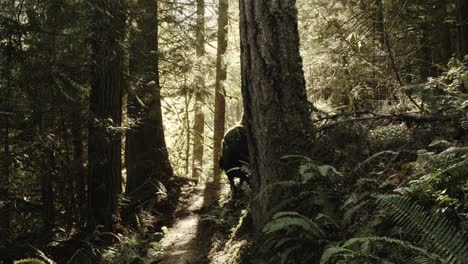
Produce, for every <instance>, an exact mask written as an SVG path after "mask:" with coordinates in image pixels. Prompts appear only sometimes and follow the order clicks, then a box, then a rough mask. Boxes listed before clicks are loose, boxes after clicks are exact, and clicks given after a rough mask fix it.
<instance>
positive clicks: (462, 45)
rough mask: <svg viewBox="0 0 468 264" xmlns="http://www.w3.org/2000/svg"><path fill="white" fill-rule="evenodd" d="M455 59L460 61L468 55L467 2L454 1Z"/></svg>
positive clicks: (461, 0)
mask: <svg viewBox="0 0 468 264" xmlns="http://www.w3.org/2000/svg"><path fill="white" fill-rule="evenodd" d="M455 7H456V16H457V25H458V26H457V34H456V35H457V57H458V59H460V60H462V59H463V57H464V56H466V55H467V54H468V1H466V0H456V2H455Z"/></svg>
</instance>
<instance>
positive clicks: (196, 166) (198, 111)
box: [192, 0, 205, 180]
mask: <svg viewBox="0 0 468 264" xmlns="http://www.w3.org/2000/svg"><path fill="white" fill-rule="evenodd" d="M196 31H197V32H196V39H197V43H196V45H197V57H199V58H202V57H204V56H205V0H197V26H196ZM198 74H199V75H198V77H197V86H198V89H197V91H196V93H195V120H194V124H193V134H194V135H193V160H192V177H193V178H194V179H196V180H198V179H199V178H200V176H201V174H202V171H203V152H204V143H205V114H204V112H203V108H204V105H205V100H204V98H203V97H204V96H203V91H204V90H205V76H204V74H205V73H204V69H201V70H200V71H199V72H198Z"/></svg>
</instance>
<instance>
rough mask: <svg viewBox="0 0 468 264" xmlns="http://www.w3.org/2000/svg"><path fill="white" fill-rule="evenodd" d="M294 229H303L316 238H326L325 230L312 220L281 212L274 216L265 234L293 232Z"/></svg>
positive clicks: (265, 229)
mask: <svg viewBox="0 0 468 264" xmlns="http://www.w3.org/2000/svg"><path fill="white" fill-rule="evenodd" d="M294 228H299V229H302V231H305V232H306V233H307V234H310V235H311V236H312V237H314V238H324V237H325V233H324V232H323V230H322V229H321V228H320V227H319V226H318V225H317V223H315V222H314V221H312V220H311V219H309V218H307V217H305V216H303V215H301V214H299V213H296V212H280V213H277V214H276V215H275V216H273V220H272V221H271V222H269V223H268V224H267V225H265V227H264V228H263V232H264V233H265V234H267V235H269V234H272V233H275V232H278V231H285V230H291V229H294Z"/></svg>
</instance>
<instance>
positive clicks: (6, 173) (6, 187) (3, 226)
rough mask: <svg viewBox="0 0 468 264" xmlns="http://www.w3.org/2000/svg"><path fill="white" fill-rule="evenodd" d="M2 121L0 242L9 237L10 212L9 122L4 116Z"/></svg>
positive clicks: (7, 117)
mask: <svg viewBox="0 0 468 264" xmlns="http://www.w3.org/2000/svg"><path fill="white" fill-rule="evenodd" d="M3 120H4V135H3V162H2V164H3V166H2V174H3V175H1V176H2V177H1V178H0V201H1V202H2V203H3V206H2V207H0V214H1V215H2V217H0V241H5V240H7V239H8V237H9V235H8V234H9V233H10V223H11V211H10V204H9V201H10V137H9V134H10V120H9V116H8V115H7V114H5V115H4V116H3Z"/></svg>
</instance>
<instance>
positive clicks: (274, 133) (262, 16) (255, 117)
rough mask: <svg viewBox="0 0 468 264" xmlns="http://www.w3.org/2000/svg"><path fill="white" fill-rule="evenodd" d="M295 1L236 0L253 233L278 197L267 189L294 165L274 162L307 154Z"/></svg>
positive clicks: (308, 126)
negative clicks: (286, 157) (238, 3)
mask: <svg viewBox="0 0 468 264" xmlns="http://www.w3.org/2000/svg"><path fill="white" fill-rule="evenodd" d="M295 4H296V1H295V0H283V1H270V0H258V1H251V0H241V2H240V14H241V17H240V29H241V58H242V64H241V65H242V95H243V99H244V111H245V115H246V123H247V135H248V141H249V155H250V163H251V164H250V166H251V171H252V180H251V182H252V185H253V193H254V194H255V195H258V196H257V197H256V199H254V200H253V206H252V216H253V220H254V225H255V227H256V230H257V231H260V230H261V229H262V227H263V225H264V224H265V222H266V221H268V219H269V216H270V213H271V212H270V210H271V208H272V206H273V205H274V204H276V203H278V202H279V201H280V200H281V199H282V197H281V196H280V195H278V193H275V192H272V191H268V189H267V187H268V186H269V185H271V184H272V183H275V182H278V181H283V180H289V179H291V177H293V176H294V174H295V173H294V171H295V170H296V169H297V166H292V165H287V164H286V163H285V162H282V161H280V160H281V158H282V157H284V156H285V155H289V154H299V155H307V154H308V153H309V151H310V146H311V140H312V139H311V136H312V134H311V130H312V123H311V119H310V115H309V108H308V102H307V95H306V87H305V80H304V73H303V69H302V59H301V57H300V54H299V34H298V28H297V10H296V5H295Z"/></svg>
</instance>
